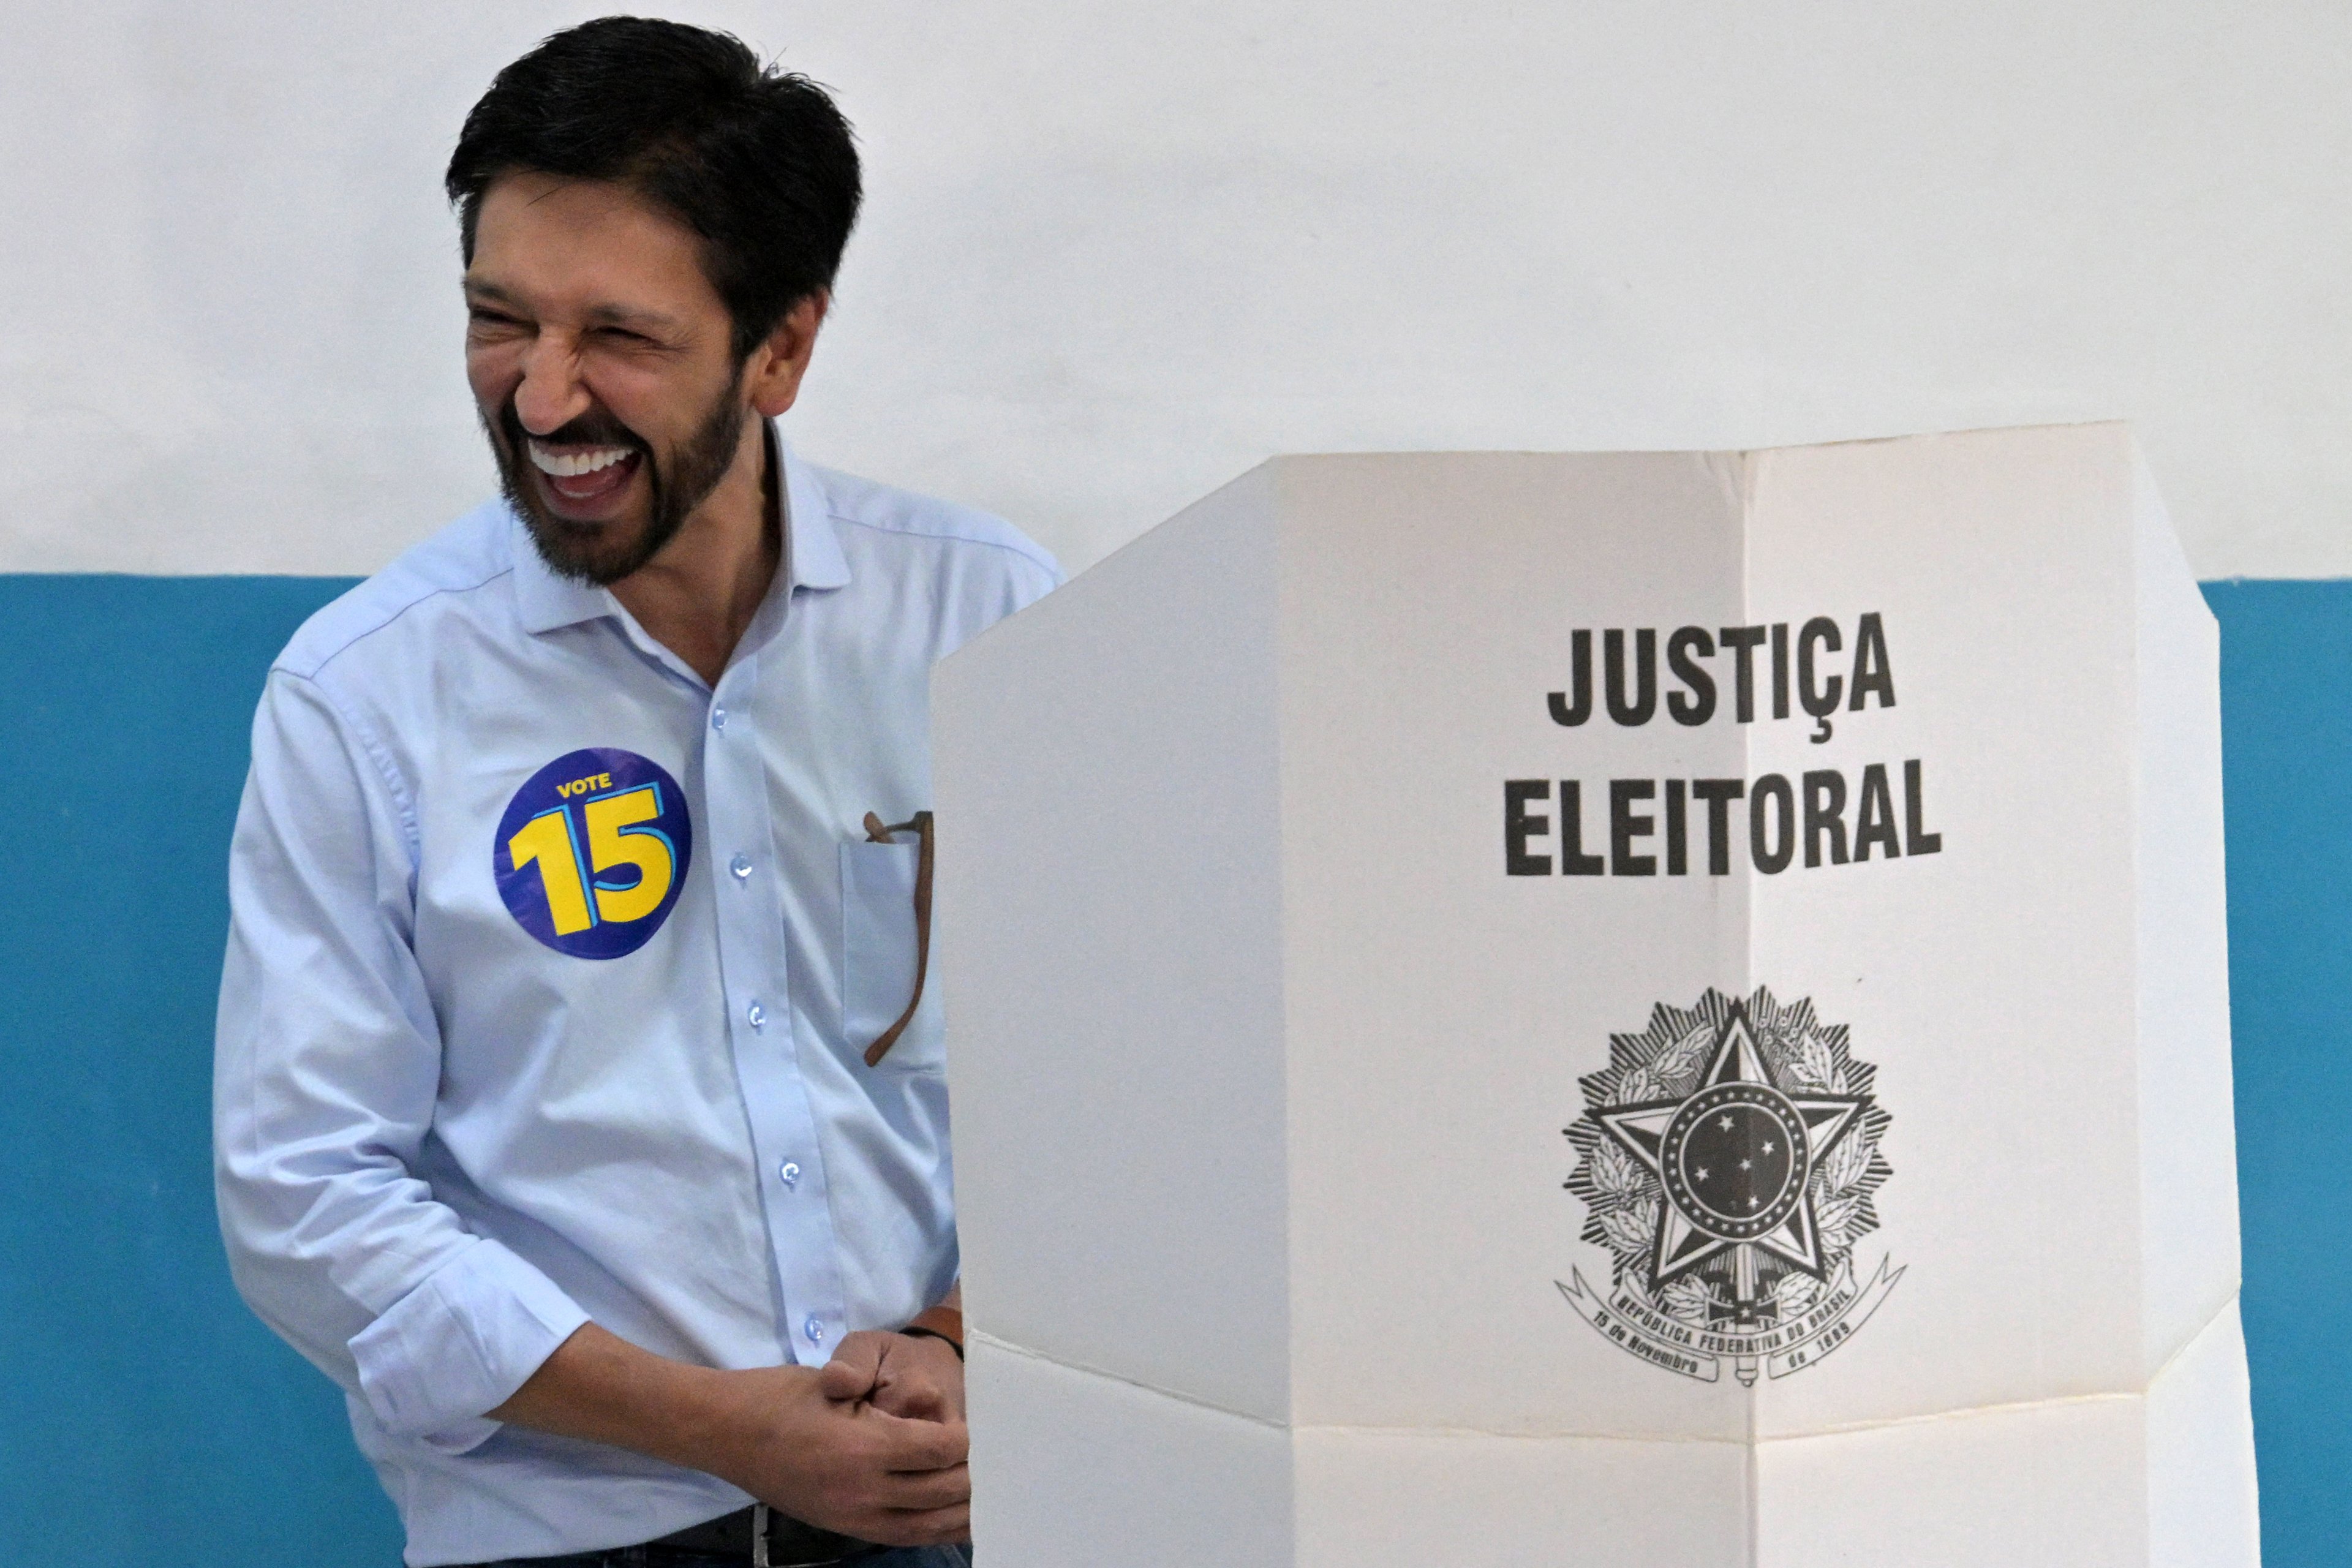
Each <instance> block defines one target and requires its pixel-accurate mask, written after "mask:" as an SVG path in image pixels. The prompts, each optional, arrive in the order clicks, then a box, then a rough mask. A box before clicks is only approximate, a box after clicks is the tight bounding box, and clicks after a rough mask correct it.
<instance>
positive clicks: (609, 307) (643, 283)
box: [466, 174, 756, 583]
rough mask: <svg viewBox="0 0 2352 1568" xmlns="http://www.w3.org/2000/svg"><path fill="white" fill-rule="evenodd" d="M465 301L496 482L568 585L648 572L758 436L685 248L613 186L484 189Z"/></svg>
mask: <svg viewBox="0 0 2352 1568" xmlns="http://www.w3.org/2000/svg"><path fill="white" fill-rule="evenodd" d="M466 303H467V314H468V317H469V324H468V326H467V331H466V376H467V380H468V381H469V382H471V383H472V384H473V389H474V403H475V406H476V407H477V408H478V410H479V411H480V414H481V417H482V426H483V428H484V429H485V430H486V431H487V432H488V435H489V438H490V448H491V450H492V451H493V452H494V453H495V454H496V455H497V457H498V461H499V477H500V479H502V480H503V481H504V483H505V486H506V491H507V495H508V498H509V500H512V501H513V503H514V506H515V510H517V511H518V512H520V514H521V516H522V519H523V521H524V522H525V523H527V524H528V525H529V526H530V532H531V537H532V538H533V539H534V540H535V541H536V542H538V545H539V551H540V553H541V555H542V556H544V557H545V558H546V560H547V563H548V564H549V565H550V566H551V567H553V568H554V569H555V570H556V571H558V572H560V573H562V574H565V575H567V576H570V577H574V578H578V579H580V580H582V581H585V582H591V583H614V582H618V581H619V580H620V579H622V578H624V577H625V576H627V575H628V574H631V573H632V572H635V570H636V569H637V568H638V567H640V566H643V565H644V564H645V563H646V562H648V561H650V560H651V559H653V557H654V556H655V554H656V553H657V552H659V551H660V550H661V548H662V546H664V545H665V544H667V543H668V542H669V541H670V540H671V538H672V537H674V536H675V535H676V534H677V531H678V530H679V529H680V528H681V527H683V526H684V525H685V523H686V521H687V519H688V517H689V516H690V515H691V514H692V513H693V511H694V509H695V508H696V507H698V506H699V505H700V504H701V503H702V501H703V500H704V498H705V497H707V496H708V495H709V493H710V491H711V489H713V488H714V487H715V486H716V485H717V484H718V483H719V480H720V479H722V478H723V477H724V476H725V475H726V473H727V471H728V469H729V468H730V467H731V466H732V465H733V464H734V463H735V462H737V461H738V460H739V459H740V458H743V456H744V454H745V453H746V451H747V450H748V449H749V447H750V446H751V442H752V441H753V440H754V439H755V438H756V427H755V426H753V425H752V424H751V421H750V419H749V410H750V405H749V403H748V402H747V400H746V398H745V395H744V387H743V376H742V374H741V372H742V368H743V367H742V366H740V365H739V364H738V363H736V362H735V360H734V357H733V354H732V352H731V347H730V332H731V331H732V327H733V322H732V321H731V320H730V317H729V315H728V312H727V307H726V305H725V303H724V302H723V301H722V300H720V299H719V294H718V291H717V290H716V289H712V288H711V286H710V281H709V279H708V278H706V277H705V276H704V275H703V271H702V265H701V256H700V249H699V246H698V241H697V239H696V237H695V236H694V234H693V233H692V231H691V230H689V229H688V228H686V227H685V226H682V225H680V224H678V223H677V222H676V221H675V220H673V219H671V218H670V217H668V216H666V215H664V214H662V213H660V212H658V211H656V210H655V209H654V208H653V207H651V206H649V205H646V203H645V202H644V201H643V200H641V199H640V198H639V197H637V196H636V195H635V194H634V193H632V192H630V191H628V190H625V189H624V188H623V187H621V186H618V185H614V184H603V183H596V182H586V181H573V180H560V179H556V178H554V177H553V176H551V175H544V174H510V175H508V176H506V177H504V178H501V179H499V181H497V182H496V183H494V184H492V185H491V186H490V188H489V190H488V192H487V193H485V194H484V195H483V198H482V206H481V213H480V216H479V219H478V223H477V226H476V229H475V239H474V259H473V262H472V264H471V265H470V266H468V267H467V269H466Z"/></svg>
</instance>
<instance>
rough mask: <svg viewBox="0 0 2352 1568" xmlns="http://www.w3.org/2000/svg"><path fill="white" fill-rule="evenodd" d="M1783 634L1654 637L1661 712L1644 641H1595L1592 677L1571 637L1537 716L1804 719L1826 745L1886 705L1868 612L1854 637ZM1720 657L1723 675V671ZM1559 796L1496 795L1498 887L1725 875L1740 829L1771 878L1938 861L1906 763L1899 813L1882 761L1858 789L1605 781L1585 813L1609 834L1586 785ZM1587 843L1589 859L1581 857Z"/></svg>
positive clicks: (1784, 778)
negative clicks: (1839, 726) (1503, 878)
mask: <svg viewBox="0 0 2352 1568" xmlns="http://www.w3.org/2000/svg"><path fill="white" fill-rule="evenodd" d="M1792 626H1793V623H1790V622H1787V621H1779V622H1772V623H1769V624H1767V625H1763V626H1721V627H1717V628H1716V629H1714V630H1712V631H1710V630H1708V629H1706V628H1705V627H1701V626H1681V627H1678V628H1676V629H1675V631H1673V632H1671V633H1669V634H1667V636H1666V637H1665V639H1664V654H1665V667H1666V668H1665V672H1664V673H1665V675H1666V677H1667V683H1668V684H1667V689H1666V690H1665V691H1664V700H1663V701H1661V700H1660V698H1661V693H1660V685H1661V682H1660V679H1659V676H1660V671H1659V668H1658V662H1659V658H1658V656H1659V651H1660V643H1659V635H1658V632H1657V631H1656V629H1655V628H1653V627H1647V626H1644V627H1640V628H1637V629H1633V630H1632V631H1628V630H1626V629H1624V628H1622V627H1612V628H1608V629H1605V630H1603V631H1602V632H1601V636H1600V639H1599V640H1600V645H1601V646H1600V659H1599V663H1600V665H1601V669H1600V671H1599V672H1598V679H1596V672H1595V670H1594V668H1593V665H1594V662H1595V661H1594V657H1593V642H1594V637H1593V634H1592V631H1591V629H1590V628H1579V629H1577V630H1575V631H1573V632H1571V633H1570V637H1569V682H1568V689H1567V690H1564V691H1553V692H1550V693H1548V694H1547V697H1546V706H1547V708H1548V710H1549V713H1550V717H1551V720H1552V721H1553V722H1554V723H1556V724H1559V725H1563V726H1566V727H1569V728H1571V729H1572V728H1576V727H1578V726H1580V725H1583V724H1586V723H1589V722H1591V721H1593V720H1595V719H1597V718H1602V717H1605V718H1606V719H1607V720H1608V721H1610V722H1612V723H1615V724H1619V725H1622V726H1625V727H1627V728H1634V727H1638V726H1640V725H1643V724H1648V723H1651V722H1653V721H1656V720H1659V719H1664V720H1667V721H1672V722H1674V723H1677V724H1683V725H1687V726H1692V727H1696V726H1698V725H1701V724H1706V723H1709V722H1714V721H1720V720H1724V719H1728V720H1730V721H1732V722H1735V723H1740V724H1748V723H1754V722H1757V721H1759V718H1769V719H1773V720H1781V719H1790V718H1792V717H1795V716H1797V715H1799V714H1801V715H1802V716H1803V717H1804V718H1805V719H1806V720H1807V721H1810V722H1811V725H1812V726H1813V729H1812V734H1811V740H1812V741H1813V742H1815V743H1817V744H1818V743H1819V742H1824V741H1827V740H1828V739H1829V738H1830V736H1831V734H1832V732H1833V730H1834V721H1835V719H1836V718H1837V716H1838V715H1839V714H1840V713H1841V712H1844V713H1859V712H1862V711H1864V709H1865V708H1866V707H1880V708H1892V707H1894V706H1895V671H1894V667H1893V663H1892V661H1891V660H1890V659H1889V658H1888V657H1887V651H1886V631H1885V626H1884V624H1883V622H1882V621H1881V619H1880V616H1879V615H1878V614H1877V612H1875V611H1873V612H1870V613H1868V614H1865V615H1863V616H1860V617H1858V618H1857V620H1856V621H1855V623H1854V627H1853V637H1852V638H1851V639H1850V640H1849V639H1848V638H1847V637H1846V636H1845V635H1844V633H1843V628H1841V627H1840V626H1839V625H1838V623H1837V622H1836V621H1835V620H1834V619H1832V618H1831V617H1830V616H1813V617H1812V618H1811V619H1810V620H1808V621H1806V622H1804V623H1803V624H1802V625H1801V626H1794V635H1793V636H1792V635H1791V628H1792ZM1726 659H1727V664H1726V663H1724V662H1718V661H1720V660H1726ZM1596 688H1597V689H1598V697H1599V701H1598V702H1597V703H1596V701H1595V696H1596ZM1557 783H1558V793H1557V795H1555V794H1554V781H1553V780H1550V779H1506V780H1505V781H1504V782H1503V865H1504V869H1505V871H1506V872H1507V874H1509V875H1511V876H1514V877H1549V876H1555V875H1558V876H1564V877H1600V876H1613V877H1654V876H1657V875H1659V874H1660V873H1661V872H1662V871H1663V872H1664V875H1666V876H1669V877H1682V876H1689V875H1693V874H1694V873H1703V874H1706V875H1711V876H1717V877H1727V876H1729V875H1730V874H1731V864H1732V855H1733V853H1734V850H1735V848H1736V847H1737V846H1738V839H1739V838H1740V837H1743V835H1741V834H1740V833H1739V829H1740V828H1741V827H1742V826H1744V827H1745V828H1746V829H1747V831H1746V833H1745V835H1744V837H1745V838H1746V840H1747V855H1748V859H1749V861H1750V862H1751V863H1752V864H1753V865H1754V866H1755V868H1756V869H1757V870H1759V871H1760V872H1763V873H1766V874H1767V875H1770V874H1775V873H1778V872H1780V871H1785V870H1787V869H1789V868H1790V867H1792V866H1798V865H1801V866H1804V867H1806V868H1819V867H1822V866H1843V865H1846V864H1848V863H1850V862H1855V861H1864V860H1868V859H1871V858H1873V857H1874V856H1876V857H1877V858H1881V859H1886V860H1893V859H1896V858H1902V857H1904V856H1916V855H1933V854H1936V853H1937V852H1938V851H1939V850H1941V849H1942V848H1943V847H1944V841H1943V835H1942V834H1940V833H1936V832H1931V831H1929V829H1928V827H1927V801H1926V782H1925V780H1924V778H1923V777H1922V775H1921V769H1920V764H1919V761H1918V759H1916V758H1910V759H1907V760H1905V761H1904V762H1902V763H1901V766H1900V786H1899V789H1900V795H1901V800H1900V803H1899V804H1898V802H1897V799H1896V795H1897V788H1898V786H1897V782H1896V773H1895V771H1894V769H1893V767H1892V766H1891V765H1890V764H1889V763H1868V764H1866V765H1864V767H1863V769H1862V771H1861V773H1860V775H1859V776H1858V777H1852V776H1849V774H1848V773H1847V772H1846V771H1845V770H1843V769H1840V768H1808V769H1803V770H1801V771H1799V772H1798V773H1797V775H1796V776H1795V777H1794V778H1791V777H1790V776H1789V775H1788V774H1786V773H1763V774H1759V776H1758V777H1756V778H1754V779H1752V780H1750V779H1738V778H1691V779H1680V778H1672V779H1655V778H1640V779H1610V780H1607V781H1606V793H1607V800H1606V803H1605V805H1604V804H1603V803H1602V802H1601V801H1599V800H1597V799H1596V800H1595V801H1593V802H1592V804H1591V807H1590V808H1589V809H1590V810H1591V812H1592V814H1593V815H1594V816H1595V817H1596V818H1601V819H1604V820H1605V837H1603V836H1601V835H1591V836H1589V835H1588V833H1587V822H1586V813H1587V810H1588V806H1587V804H1586V792H1585V789H1584V783H1585V781H1583V780H1581V779H1560V780H1559V781H1557ZM1735 807H1739V808H1743V809H1739V810H1737V811H1735ZM1555 816H1556V817H1557V822H1556V823H1555V820H1554V818H1555ZM1743 817H1744V818H1745V821H1744V822H1743V821H1741V820H1740V819H1741V818H1743ZM1592 826H1601V822H1598V821H1596V822H1595V823H1594V824H1593V825H1592ZM1604 842H1605V845H1606V850H1605V852H1603V850H1602V848H1601V845H1602V844H1603V843H1604ZM1588 843H1591V844H1592V845H1593V846H1594V847H1593V848H1592V849H1591V850H1588V849H1587V848H1586V847H1585V846H1586V845H1587V844H1588Z"/></svg>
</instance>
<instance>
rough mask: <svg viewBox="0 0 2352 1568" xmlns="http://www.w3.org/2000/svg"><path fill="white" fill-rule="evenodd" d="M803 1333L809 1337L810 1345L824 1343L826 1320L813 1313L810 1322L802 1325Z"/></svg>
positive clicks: (810, 1315)
mask: <svg viewBox="0 0 2352 1568" xmlns="http://www.w3.org/2000/svg"><path fill="white" fill-rule="evenodd" d="M801 1332H803V1333H804V1334H806V1335H807V1336H808V1340H809V1343H811V1344H813V1345H821V1344H823V1343H824V1319H823V1318H820V1317H818V1316H817V1315H816V1314H815V1313H814V1312H811V1313H810V1314H809V1321H807V1322H805V1323H803V1324H802V1325H801Z"/></svg>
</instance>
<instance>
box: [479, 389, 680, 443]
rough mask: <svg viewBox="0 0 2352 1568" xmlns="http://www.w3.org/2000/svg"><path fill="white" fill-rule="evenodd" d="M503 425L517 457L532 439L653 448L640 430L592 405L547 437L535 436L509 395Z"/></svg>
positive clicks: (502, 420) (500, 422)
mask: <svg viewBox="0 0 2352 1568" xmlns="http://www.w3.org/2000/svg"><path fill="white" fill-rule="evenodd" d="M499 430H500V432H501V433H502V434H504V435H505V437H506V438H507V443H508V445H509V447H510V448H511V449H512V450H513V452H514V453H515V455H516V456H518V457H520V456H521V454H522V451H523V444H524V442H526V441H529V440H534V439H536V440H540V441H544V442H546V443H547V444H548V445H549V446H551V447H628V448H629V449H630V450H632V451H638V452H644V451H649V450H651V448H650V447H647V446H646V443H645V442H644V440H643V439H642V438H640V437H638V435H637V433H636V432H635V431H634V430H632V429H630V428H629V427H628V426H625V425H624V424H622V423H621V422H620V421H619V420H617V419H615V418H614V417H613V416H611V415H610V414H607V413H605V412H604V410H603V409H601V408H591V409H589V410H587V411H586V412H585V413H583V414H582V415H580V416H578V417H577V418H573V419H567V420H565V421H564V422H563V425H562V427H561V428H558V429H555V430H551V431H550V432H549V433H548V434H546V435H544V436H539V437H533V436H532V435H531V434H530V432H529V431H527V430H525V429H524V428H523V426H522V416H521V415H520V414H518V413H516V412H515V405H514V400H513V399H512V398H509V399H508V400H507V402H506V404H505V405H504V406H503V407H501V408H500V409H499Z"/></svg>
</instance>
